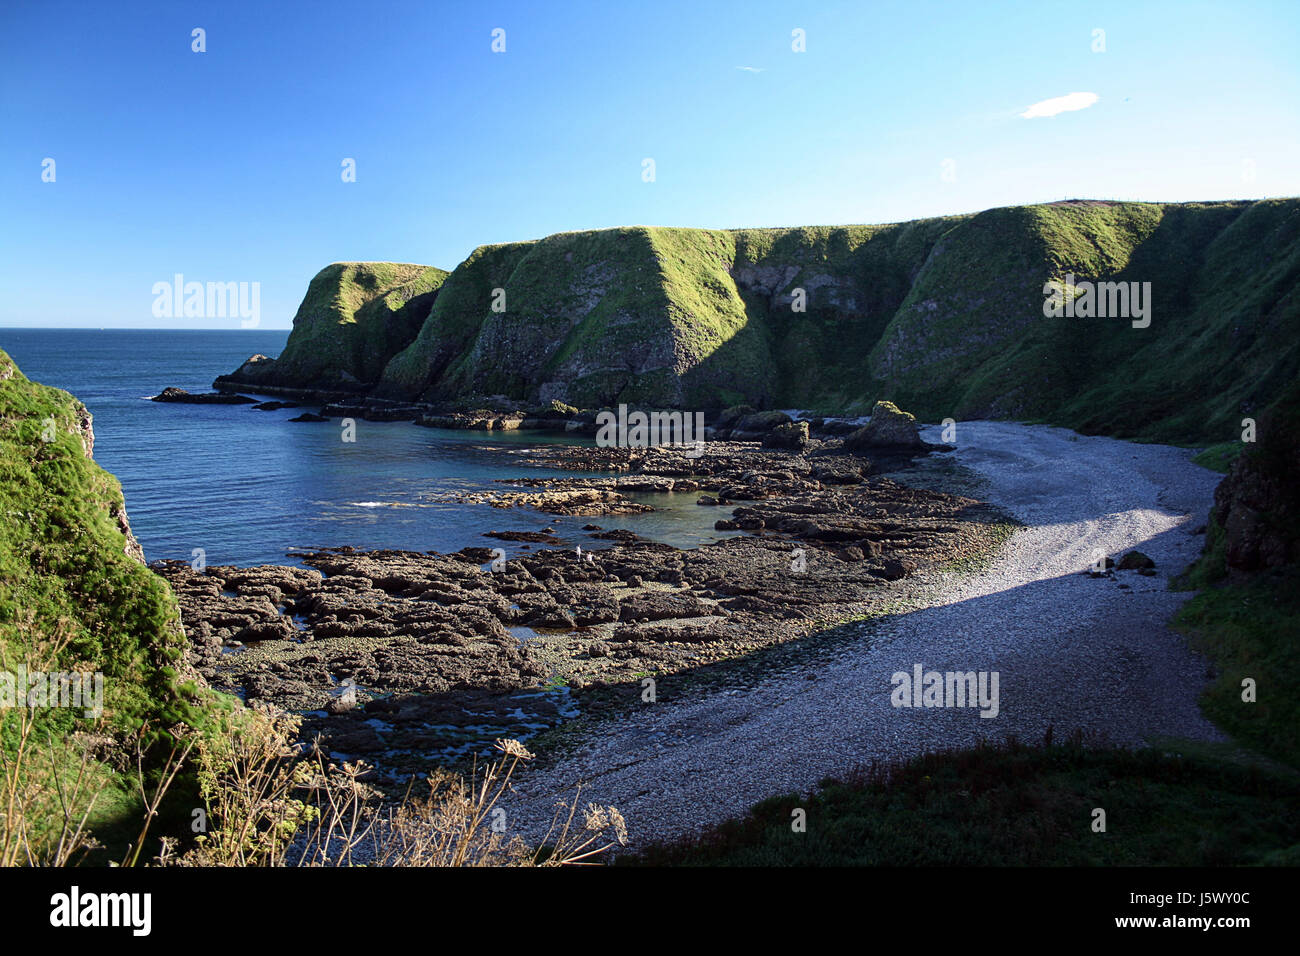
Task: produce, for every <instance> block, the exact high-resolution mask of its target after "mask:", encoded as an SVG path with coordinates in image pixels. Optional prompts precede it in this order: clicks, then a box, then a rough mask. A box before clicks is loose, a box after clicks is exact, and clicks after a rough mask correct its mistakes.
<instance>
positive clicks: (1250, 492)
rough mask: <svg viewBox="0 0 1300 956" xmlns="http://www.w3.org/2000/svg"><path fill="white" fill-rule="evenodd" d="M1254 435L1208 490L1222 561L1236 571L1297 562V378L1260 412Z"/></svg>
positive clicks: (1299, 440) (1299, 389) (1299, 435)
mask: <svg viewBox="0 0 1300 956" xmlns="http://www.w3.org/2000/svg"><path fill="white" fill-rule="evenodd" d="M1257 437H1258V447H1257V448H1254V449H1250V450H1248V451H1244V452H1242V454H1241V457H1239V458H1238V459H1237V461H1236V462H1235V463H1234V464H1233V467H1232V471H1231V472H1230V473H1229V474H1228V476H1227V477H1226V478H1224V479H1223V481H1222V482H1220V483H1219V487H1218V488H1217V489H1216V490H1215V493H1214V510H1215V520H1216V521H1217V522H1218V523H1219V525H1220V526H1221V527H1222V529H1223V543H1224V548H1225V556H1224V557H1225V561H1226V563H1227V566H1228V567H1229V568H1230V569H1232V570H1237V571H1259V570H1262V569H1264V568H1276V567H1281V566H1282V565H1284V564H1290V563H1292V562H1295V561H1297V560H1300V382H1297V383H1294V384H1292V385H1291V387H1290V388H1289V389H1288V390H1287V392H1286V393H1285V394H1284V395H1283V396H1282V397H1281V399H1280V400H1279V401H1278V402H1277V403H1276V405H1274V406H1273V407H1272V408H1271V409H1270V410H1269V411H1268V412H1266V413H1265V414H1264V415H1262V416H1260V419H1259V422H1258V435H1257Z"/></svg>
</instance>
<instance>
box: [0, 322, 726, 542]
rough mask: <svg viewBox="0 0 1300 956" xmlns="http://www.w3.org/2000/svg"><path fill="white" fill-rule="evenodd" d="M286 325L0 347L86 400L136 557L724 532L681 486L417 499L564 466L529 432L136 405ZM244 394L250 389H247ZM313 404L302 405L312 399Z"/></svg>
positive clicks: (10, 336)
mask: <svg viewBox="0 0 1300 956" xmlns="http://www.w3.org/2000/svg"><path fill="white" fill-rule="evenodd" d="M287 337H288V332H275V331H260V330H248V331H244V330H241V331H154V330H134V329H107V330H93V329H0V348H3V349H4V350H5V351H6V352H8V353H9V354H10V355H11V356H12V357H13V359H14V361H16V362H17V363H18V366H19V368H21V369H22V370H23V373H24V374H25V375H27V377H28V378H30V379H32V380H34V381H38V382H42V383H44V384H46V385H53V386H55V387H57V388H62V389H66V390H67V391H70V392H72V393H73V394H74V395H76V396H77V397H78V398H79V399H81V401H83V402H84V403H85V404H86V406H87V407H88V408H89V409H90V412H91V414H92V415H93V416H94V426H95V459H96V461H98V462H99V463H100V464H101V465H102V466H103V467H104V468H106V469H108V470H109V471H111V472H112V473H113V474H114V475H116V476H117V478H118V480H119V481H121V483H122V490H123V492H124V493H125V495H126V506H127V513H128V515H129V516H130V519H131V527H132V528H133V529H134V531H135V534H136V537H138V538H139V539H140V543H141V544H142V545H143V547H144V550H145V555H146V557H147V558H148V559H149V560H154V559H157V558H180V559H183V560H186V561H188V560H190V559H191V556H192V554H193V551H194V549H196V548H201V549H203V551H204V553H205V559H206V561H207V563H208V564H237V565H250V564H265V563H276V564H283V563H292V562H291V561H289V560H288V559H287V558H286V552H288V551H290V550H292V549H296V548H309V547H323V546H337V545H353V546H355V547H359V548H401V549H407V550H416V551H430V550H431V551H443V552H446V551H457V550H459V549H461V548H463V547H467V546H471V545H474V546H480V547H481V546H487V547H501V548H503V549H504V550H505V551H506V552H507V554H515V553H519V552H520V550H521V549H520V548H519V546H518V545H514V544H512V543H510V542H502V541H497V540H494V539H491V538H485V537H483V536H482V533H483V532H484V531H489V530H507V529H514V530H533V531H536V530H540V529H541V528H543V527H551V528H554V529H555V532H556V536H557V537H559V538H561V539H563V540H564V542H565V544H566V545H568V546H574V545H577V544H582V545H583V546H584V547H591V546H599V544H600V543H599V542H594V541H592V540H591V539H590V538H588V537H587V535H586V534H585V533H584V532H583V531H582V530H581V528H582V526H583V525H584V524H588V523H593V522H594V523H595V524H598V525H600V526H601V527H603V528H628V529H631V530H632V531H635V532H637V533H638V534H641V535H643V536H645V537H648V538H651V539H653V540H658V541H664V542H667V543H669V544H673V545H676V546H678V547H691V546H694V545H698V544H700V543H702V542H705V541H711V540H715V539H717V538H720V537H724V536H725V535H723V534H721V533H719V532H715V531H714V530H713V522H714V520H716V518H717V513H716V509H713V508H701V507H699V506H697V505H696V504H695V499H696V497H697V496H696V495H693V494H688V495H642V496H638V500H642V501H645V502H647V503H649V504H652V505H654V506H655V507H656V508H658V509H660V510H659V511H657V512H655V513H654V514H649V515H635V516H620V517H617V518H613V517H596V518H564V517H559V516H555V515H545V514H541V513H538V512H534V511H531V510H522V509H511V510H502V509H499V508H492V507H490V506H488V505H465V504H457V503H447V502H437V501H430V500H427V499H428V497H429V496H437V495H439V494H441V493H445V492H448V491H454V490H468V491H473V490H485V489H490V488H499V487H500V486H499V485H495V484H494V480H495V479H498V478H512V477H519V476H522V475H543V474H556V475H561V474H574V473H572V472H551V471H539V470H537V469H529V468H526V467H524V466H522V465H521V464H519V463H518V461H517V457H518V456H519V455H520V454H521V453H522V452H523V451H524V450H525V449H527V448H529V447H533V446H536V445H538V444H541V443H543V442H556V441H569V442H572V439H566V438H565V437H564V436H561V435H539V434H538V433H536V432H523V433H520V432H505V433H488V432H464V431H444V430H442V429H430V428H420V427H418V426H416V425H412V424H409V423H404V422H367V421H361V420H358V421H357V422H356V441H355V442H354V443H345V442H343V441H342V440H341V427H340V422H339V420H337V419H336V420H334V421H333V422H329V423H306V422H290V421H289V419H290V418H292V417H294V416H296V415H298V414H300V411H301V410H296V409H283V410H280V411H275V412H260V411H254V410H253V409H251V408H250V407H248V406H246V405H244V406H240V405H173V404H160V403H157V402H150V401H147V400H146V398H147V396H150V395H155V394H157V393H158V392H160V391H162V389H163V388H165V387H167V386H169V385H174V386H177V387H179V388H184V389H188V390H189V391H209V390H210V389H211V385H212V380H213V379H214V378H215V377H216V376H217V375H220V374H223V373H226V372H229V371H231V370H232V369H235V368H237V367H238V366H239V364H240V363H241V362H243V360H244V359H246V358H248V356H250V355H252V354H254V353H256V352H262V353H264V354H266V355H271V356H275V355H278V354H279V352H280V350H281V349H282V348H283V347H284V343H285V340H286V338H287ZM248 394H253V393H251V392H250V393H248ZM312 410H314V409H312Z"/></svg>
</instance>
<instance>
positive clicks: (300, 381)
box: [275, 262, 448, 386]
mask: <svg viewBox="0 0 1300 956" xmlns="http://www.w3.org/2000/svg"><path fill="white" fill-rule="evenodd" d="M447 275H448V273H446V272H444V271H443V270H442V269H435V268H434V267H432V266H421V265H411V264H407V263H396V262H335V263H333V264H331V265H328V266H326V267H325V268H324V269H322V270H321V271H320V272H318V273H317V274H316V276H315V277H314V278H313V279H312V280H311V284H310V285H309V286H308V287H307V294H306V296H305V297H304V298H303V300H302V304H301V305H299V306H298V312H297V314H296V315H295V316H294V320H293V332H292V333H291V334H290V336H289V341H288V342H287V343H286V344H285V348H284V351H283V352H282V353H281V355H280V357H279V358H278V359H277V360H276V363H275V376H276V379H277V383H278V384H286V385H303V386H310V385H334V384H338V383H340V382H341V383H345V384H346V383H374V382H377V381H378V380H379V377H380V375H381V373H382V372H383V370H384V367H385V366H386V365H387V364H388V362H389V360H390V359H391V358H392V357H393V356H394V355H396V354H397V353H398V352H400V351H401V350H402V349H404V348H405V347H406V346H407V345H409V344H410V343H411V341H412V340H414V339H415V337H416V336H417V335H418V334H419V332H420V329H421V328H422V326H423V325H424V321H425V318H426V317H427V315H428V312H429V309H430V308H431V307H432V304H433V299H434V295H433V293H435V292H436V291H437V290H438V289H439V287H441V285H442V284H443V281H444V280H445V279H446V278H447Z"/></svg>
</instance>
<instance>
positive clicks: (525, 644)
mask: <svg viewBox="0 0 1300 956" xmlns="http://www.w3.org/2000/svg"><path fill="white" fill-rule="evenodd" d="M913 427H914V426H913ZM881 451H882V452H884V453H885V454H883V455H882V457H881V458H880V459H879V460H878V461H873V460H871V459H868V458H865V457H863V456H862V455H859V454H850V453H846V452H845V450H844V443H843V442H840V441H819V440H810V441H808V442H806V443H805V444H804V445H803V447H802V448H800V449H798V450H789V449H782V448H772V447H768V448H764V447H762V444H761V443H759V442H708V443H706V444H705V446H704V448H703V454H701V455H700V456H699V457H688V456H687V450H686V449H683V448H680V447H678V448H663V447H661V448H605V449H601V448H597V449H591V448H580V447H576V446H561V445H548V446H540V447H538V448H536V449H533V450H532V451H531V452H530V454H529V455H528V456H527V457H525V459H524V462H525V464H527V465H531V466H547V467H563V468H566V469H570V470H578V469H579V467H580V466H579V463H580V462H585V463H586V465H587V467H588V468H589V469H590V470H595V471H601V472H613V473H614V474H601V475H592V476H591V477H589V478H587V477H580V478H562V479H547V478H537V477H521V478H519V479H518V480H516V481H511V482H507V483H504V485H503V489H502V490H501V491H500V492H491V493H488V494H487V495H482V494H480V495H477V496H475V497H474V500H476V501H478V500H488V501H489V503H491V504H495V505H497V506H499V507H503V508H523V509H524V511H522V512H511V513H512V514H517V515H518V516H519V519H520V520H517V521H516V522H515V524H516V525H527V527H511V528H509V529H505V530H496V531H491V532H488V533H487V536H488V537H489V538H490V539H493V540H492V541H491V545H498V544H499V543H501V542H517V541H527V542H530V544H529V545H528V547H530V548H531V547H532V546H533V545H535V544H541V545H545V544H547V543H550V542H549V541H548V538H549V537H550V535H549V529H548V528H547V527H546V526H545V518H544V515H545V514H548V513H550V514H584V515H592V516H593V517H597V516H599V523H596V522H593V523H589V524H588V525H587V526H586V528H585V530H586V531H587V532H588V535H589V538H590V545H589V546H588V547H583V548H580V549H575V550H568V549H558V548H546V547H541V548H539V549H538V550H535V551H530V552H529V553H521V554H519V555H518V556H515V557H508V558H507V557H505V553H506V552H505V550H504V549H503V548H494V547H493V546H477V545H471V546H468V547H465V548H463V549H461V550H460V551H458V552H455V553H451V554H438V553H434V552H425V553H420V552H409V551H359V550H356V549H353V548H334V549H322V550H313V551H300V552H294V553H292V554H291V555H290V557H292V558H294V559H296V560H297V561H299V562H300V563H301V564H302V565H305V567H293V566H287V565H286V566H261V567H254V568H235V567H228V566H213V567H208V568H205V569H203V570H202V571H199V570H196V569H194V568H193V567H191V566H190V565H189V564H187V563H185V562H180V561H164V562H155V564H154V565H153V567H154V568H155V570H157V571H158V572H159V573H160V574H161V575H163V576H164V577H165V578H166V579H167V580H168V581H169V582H170V583H171V585H172V588H173V589H174V591H175V593H176V595H177V598H178V600H179V603H180V606H181V612H182V618H183V621H184V624H185V629H186V633H187V634H188V636H189V639H190V653H191V657H192V659H193V663H194V665H195V666H196V667H197V668H198V669H199V671H200V672H201V673H202V674H203V675H204V677H205V678H207V680H208V681H209V682H210V683H211V684H212V685H213V686H215V687H217V688H219V689H223V690H227V691H231V692H234V693H236V694H238V695H239V696H241V697H242V698H243V699H244V700H246V701H249V702H254V701H260V702H264V703H270V704H274V705H277V706H279V707H283V708H287V709H291V710H295V711H298V712H301V713H303V714H305V715H306V716H305V724H304V733H305V735H306V737H307V738H308V739H310V738H313V737H317V736H318V737H319V741H320V746H321V747H322V749H323V750H324V751H326V752H327V753H329V754H331V755H332V756H335V757H338V758H348V759H355V758H358V757H359V758H362V759H365V760H366V761H367V762H368V763H371V764H374V765H376V766H377V767H378V768H379V769H380V772H381V773H380V775H381V777H383V778H384V779H385V780H387V781H388V782H391V783H393V784H395V785H396V784H399V783H400V782H401V781H402V780H403V779H405V778H406V777H407V776H409V775H410V774H412V773H417V774H418V773H420V772H422V771H423V770H425V769H427V767H428V766H429V764H430V762H455V761H456V760H458V759H460V758H463V757H465V756H467V755H469V754H472V753H474V752H477V751H478V750H479V749H481V747H482V746H483V745H484V743H485V742H488V743H490V741H491V739H493V738H494V737H497V736H514V737H521V738H527V737H529V736H531V735H532V734H535V733H537V732H538V731H541V730H545V729H547V728H553V727H556V726H557V725H559V724H560V723H562V722H563V721H564V720H565V719H566V718H568V717H571V716H573V715H575V714H577V713H579V712H584V713H587V712H591V711H592V710H593V709H597V708H599V707H602V706H619V704H618V701H619V700H621V699H623V698H624V697H627V696H629V695H632V696H636V695H639V694H640V693H642V692H643V685H642V682H643V681H644V680H645V679H646V678H651V679H655V678H661V677H662V676H664V675H668V674H678V673H682V672H685V671H689V670H694V669H699V668H703V667H708V666H711V665H717V664H724V663H726V662H733V661H737V660H740V659H743V658H745V657H746V656H747V655H751V654H753V653H755V652H757V651H759V650H761V649H763V648H767V647H771V646H774V645H778V644H782V643H784V642H788V641H790V640H792V639H795V638H798V637H802V636H805V635H808V634H810V633H813V632H816V631H818V630H819V629H823V628H826V627H828V626H830V625H833V624H835V623H838V622H841V621H845V620H848V619H853V618H858V617H862V616H864V615H871V614H876V613H881V612H883V610H885V609H886V608H888V607H889V606H891V605H892V604H893V603H895V602H897V600H898V599H899V596H900V594H901V593H902V592H903V591H905V589H906V588H907V586H908V581H907V579H908V578H909V577H910V576H911V575H913V574H915V573H916V572H918V571H920V570H933V569H935V568H939V567H944V566H949V565H951V564H953V563H954V562H962V561H965V560H969V559H971V558H974V557H978V556H981V555H984V554H987V553H988V552H989V551H990V550H991V549H992V548H993V547H994V545H995V543H996V541H997V540H998V529H999V527H1000V525H999V521H1000V520H1001V518H1000V515H999V513H998V512H996V511H994V510H993V509H991V508H989V507H987V506H985V505H983V504H981V503H980V502H978V501H977V500H975V499H974V498H971V497H967V496H964V495H959V494H950V493H947V492H944V491H935V490H925V489H922V488H917V487H909V486H908V485H906V484H903V483H901V482H900V481H896V480H893V479H891V478H887V477H883V476H882V475H881V474H880V472H881V471H882V470H883V469H884V468H885V467H895V466H897V465H898V463H899V461H900V460H905V453H904V451H903V450H902V449H899V448H894V449H890V448H886V447H884V446H881ZM916 451H917V449H916V448H915V447H913V448H911V449H908V452H910V453H915V452H916ZM900 456H901V459H900ZM662 491H674V492H683V491H689V492H693V493H694V492H698V493H699V496H700V497H699V502H700V506H701V507H709V508H716V509H718V513H719V518H718V521H717V527H718V528H720V529H727V530H734V531H737V532H740V533H738V534H737V535H736V536H733V537H729V538H726V539H724V540H721V541H717V542H713V543H711V544H708V545H705V546H702V547H699V548H696V549H693V550H680V549H677V548H673V547H670V546H668V545H665V544H660V543H656V542H652V541H647V540H643V539H641V538H639V537H638V536H637V535H636V534H634V533H633V532H631V531H629V530H627V529H624V528H619V527H617V524H618V522H617V515H619V514H623V513H629V511H630V510H634V508H636V509H640V508H647V507H650V506H647V505H645V504H642V503H639V502H632V501H629V500H628V499H627V498H626V497H625V496H626V495H627V494H628V493H633V492H635V493H638V494H643V493H645V492H662ZM454 500H469V498H468V497H460V498H455V499H454ZM524 514H529V515H532V516H534V517H533V518H532V520H525V519H523V518H522V515H524ZM611 519H612V520H611Z"/></svg>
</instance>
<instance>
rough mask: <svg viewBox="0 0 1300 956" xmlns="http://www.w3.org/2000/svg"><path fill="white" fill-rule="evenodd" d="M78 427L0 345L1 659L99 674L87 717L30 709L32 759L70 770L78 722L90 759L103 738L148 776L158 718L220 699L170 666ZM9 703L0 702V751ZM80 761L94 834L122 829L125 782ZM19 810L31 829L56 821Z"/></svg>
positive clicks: (168, 607)
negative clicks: (100, 693)
mask: <svg viewBox="0 0 1300 956" xmlns="http://www.w3.org/2000/svg"><path fill="white" fill-rule="evenodd" d="M89 428H90V416H89V414H88V413H87V412H86V409H85V406H83V405H82V404H81V403H80V402H78V401H77V400H76V399H74V398H73V397H72V396H71V395H69V394H67V393H66V392H62V391H59V390H57V389H53V388H48V387H46V386H43V385H39V384H36V383H34V382H31V381H29V380H28V379H27V378H26V377H25V376H23V374H22V373H21V372H20V371H19V370H18V368H17V367H16V366H15V365H14V363H13V361H12V360H11V359H10V358H9V356H8V355H6V354H5V353H3V352H0V513H2V517H0V654H3V657H4V660H5V661H6V662H7V664H6V668H7V669H8V670H9V671H10V672H11V673H12V672H14V671H15V670H16V669H17V668H18V666H20V665H24V666H28V667H29V668H30V664H28V663H27V662H29V661H35V662H37V663H38V664H39V669H41V670H45V671H47V672H48V671H64V672H78V673H82V672H85V673H95V672H99V673H102V674H103V689H104V700H103V707H104V712H103V715H102V718H100V719H98V720H96V719H93V718H89V717H86V716H85V713H84V708H81V709H74V708H69V707H37V708H33V709H32V711H31V712H30V713H31V716H32V718H33V720H34V724H33V727H32V731H31V740H32V741H33V744H34V746H35V747H36V750H35V751H33V753H32V755H30V756H29V758H28V762H29V763H30V764H31V765H32V766H33V767H39V768H41V772H47V773H49V774H51V775H53V776H57V777H58V778H60V779H62V780H65V781H67V780H69V779H71V778H73V777H75V776H76V775H77V773H78V772H79V768H80V766H81V753H80V750H81V749H82V747H83V746H84V745H82V744H79V745H77V746H73V740H72V738H73V737H74V735H84V736H85V737H86V738H87V739H100V740H103V739H107V740H110V741H113V742H115V743H114V744H113V745H112V746H111V747H110V749H109V750H108V751H103V750H102V749H101V750H99V751H96V758H95V759H96V760H105V759H109V758H111V757H112V750H113V749H114V748H116V751H117V753H118V754H119V755H123V756H124V757H125V759H127V760H129V761H131V762H132V763H133V762H134V758H135V754H136V753H137V747H138V748H139V751H140V752H141V753H142V755H143V757H144V769H145V772H146V776H147V778H148V779H149V780H153V779H155V773H156V770H157V767H158V763H159V762H160V761H162V760H165V758H166V755H167V753H168V751H169V745H170V738H169V737H168V736H167V730H168V728H171V727H173V726H175V725H178V724H185V725H189V726H191V727H195V728H204V727H205V726H206V725H207V723H208V722H209V720H210V718H211V715H212V714H213V713H214V712H219V711H221V710H224V709H228V708H229V706H230V702H229V700H228V699H226V698H221V697H219V696H218V695H215V694H212V693H211V692H200V691H199V690H198V689H197V688H196V687H195V685H194V684H193V683H190V682H186V681H184V680H182V679H181V678H180V677H179V676H178V675H179V672H180V670H181V667H182V659H183V648H184V640H185V639H184V635H183V632H182V630H181V624H180V611H179V608H178V607H177V604H176V600H175V597H174V596H173V595H172V592H171V589H170V588H169V587H168V586H167V584H166V582H165V581H163V579H162V578H160V577H158V576H157V575H155V574H154V573H153V572H152V571H150V570H149V569H148V568H146V567H145V565H144V564H143V563H142V562H141V561H140V560H139V559H138V558H137V557H133V556H132V555H131V554H130V553H128V552H129V550H131V549H135V548H138V545H135V542H134V539H131V540H128V538H127V534H126V524H125V509H124V505H123V500H122V491H121V487H120V486H119V485H118V483H117V481H116V479H114V478H113V476H112V475H110V474H108V472H106V471H104V470H103V469H102V468H100V467H99V466H98V465H97V464H95V462H94V460H93V459H92V458H91V457H90V455H89V453H88V449H87V446H88V444H89V441H90V431H89ZM46 439H50V440H48V441H47V440H46ZM137 553H138V552H137ZM21 717H22V714H21V713H20V712H19V711H18V710H17V709H15V710H10V711H5V712H0V748H3V750H4V755H5V757H6V759H7V760H12V759H14V758H15V754H16V747H17V742H18V737H19V728H20V726H21V724H22V721H21V719H20V718H21ZM87 772H88V773H89V775H90V776H89V780H90V781H92V783H93V789H95V790H102V794H101V797H100V798H99V800H98V802H97V804H96V806H95V814H94V816H93V817H92V819H91V822H92V823H93V824H95V826H96V828H97V831H98V832H99V833H100V835H101V838H102V839H104V840H105V841H106V842H111V841H113V840H114V839H115V838H117V837H124V838H126V839H129V836H130V835H131V834H130V831H129V829H124V828H123V819H124V818H123V814H126V813H127V810H128V809H129V808H131V807H133V806H134V805H135V804H136V801H137V799H138V798H137V795H136V794H135V793H133V792H132V791H133V789H134V788H133V787H132V786H131V785H130V784H129V782H128V781H127V780H126V779H120V780H119V778H118V777H117V776H116V774H115V772H113V771H112V770H110V769H109V768H108V767H107V765H106V764H100V763H95V762H93V761H92V763H91V764H90V765H89V768H88V770H87ZM53 809H57V808H53ZM110 818H111V819H110ZM28 823H29V825H30V826H31V827H32V832H33V833H37V834H39V833H41V832H43V828H44V829H48V830H49V831H50V832H57V829H58V826H59V824H58V823H57V822H55V821H53V820H45V821H43V820H29V821H28ZM127 826H129V827H134V828H136V829H138V823H135V824H128V825H127Z"/></svg>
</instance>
